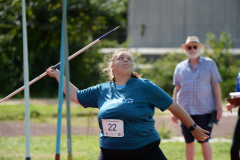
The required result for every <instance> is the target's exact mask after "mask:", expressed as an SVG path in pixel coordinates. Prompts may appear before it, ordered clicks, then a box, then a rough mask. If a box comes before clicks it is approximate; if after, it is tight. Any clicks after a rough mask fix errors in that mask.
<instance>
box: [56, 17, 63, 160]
mask: <svg viewBox="0 0 240 160" xmlns="http://www.w3.org/2000/svg"><path fill="white" fill-rule="evenodd" d="M63 32H64V31H63V18H62V32H61V50H60V62H61V64H62V65H61V67H60V81H59V85H58V115H57V136H56V154H55V160H60V147H61V126H62V103H63V82H64V75H63V73H64V65H65V64H64V63H65V62H64V61H65V59H64V50H65V49H64V36H63Z"/></svg>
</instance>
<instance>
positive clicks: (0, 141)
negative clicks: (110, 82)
mask: <svg viewBox="0 0 240 160" xmlns="http://www.w3.org/2000/svg"><path fill="white" fill-rule="evenodd" d="M24 110H25V108H24V105H2V104H1V105H0V121H12V120H14V121H24ZM57 110H58V107H57V105H53V106H50V105H31V106H30V115H31V122H37V123H47V124H56V123H57V117H56V115H57ZM97 113H98V109H91V108H90V109H84V108H82V107H76V106H74V107H71V121H72V125H73V126H87V125H89V124H88V119H91V120H93V121H94V122H95V121H96V123H91V124H90V125H91V126H92V127H97V125H98V123H97V119H96V118H97V117H96V115H97ZM65 115H66V108H65V107H64V108H63V121H62V122H63V124H62V125H66V124H65V123H66V120H64V119H65V118H66V117H65ZM156 115H159V116H161V115H170V113H169V112H168V111H167V112H163V113H162V112H160V111H159V110H156ZM161 136H162V134H161ZM162 137H163V136H162ZM30 140H31V142H30V143H31V159H34V160H40V159H41V160H50V159H51V160H52V159H54V155H55V149H56V146H55V144H56V136H32V137H31V139H30ZM184 145H185V144H184V143H183V142H163V143H161V145H160V148H161V149H162V150H163V152H164V154H165V155H166V157H167V158H168V159H169V160H184V159H185V152H184ZM195 145H196V157H195V160H202V159H203V157H202V153H201V146H200V145H199V144H197V143H196V144H195ZM211 146H212V152H213V160H228V159H230V154H229V152H230V146H231V143H230V142H216V143H211ZM72 151H73V159H74V160H97V157H98V155H99V151H100V149H99V145H98V136H87V135H85V136H84V135H81V136H80V135H78V136H72ZM19 159H25V137H24V136H18V137H0V160H19ZM66 159H67V138H66V135H62V138H61V160H66Z"/></svg>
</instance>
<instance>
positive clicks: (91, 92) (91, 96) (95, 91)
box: [77, 85, 101, 108]
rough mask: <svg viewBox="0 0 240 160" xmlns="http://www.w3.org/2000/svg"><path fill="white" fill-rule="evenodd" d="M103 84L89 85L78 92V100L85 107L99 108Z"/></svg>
mask: <svg viewBox="0 0 240 160" xmlns="http://www.w3.org/2000/svg"><path fill="white" fill-rule="evenodd" d="M100 87H101V85H96V86H93V87H89V88H87V89H84V90H79V91H78V92H77V98H78V102H79V103H80V104H81V105H82V106H83V107H84V108H87V107H92V108H98V97H99V94H100V91H99V90H100Z"/></svg>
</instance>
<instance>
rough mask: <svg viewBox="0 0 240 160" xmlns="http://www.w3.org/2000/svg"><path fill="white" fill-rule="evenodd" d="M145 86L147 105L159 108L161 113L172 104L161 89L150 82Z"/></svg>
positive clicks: (171, 100)
mask: <svg viewBox="0 0 240 160" xmlns="http://www.w3.org/2000/svg"><path fill="white" fill-rule="evenodd" d="M147 85H148V86H147V89H148V103H150V104H151V105H153V106H154V107H157V108H159V109H160V110H161V111H165V110H166V109H167V108H168V107H169V106H170V105H171V104H172V103H173V99H172V98H171V97H170V96H169V95H168V94H167V93H166V92H165V91H164V90H163V89H161V88H160V87H159V86H158V85H156V84H154V83H152V82H151V81H148V82H147Z"/></svg>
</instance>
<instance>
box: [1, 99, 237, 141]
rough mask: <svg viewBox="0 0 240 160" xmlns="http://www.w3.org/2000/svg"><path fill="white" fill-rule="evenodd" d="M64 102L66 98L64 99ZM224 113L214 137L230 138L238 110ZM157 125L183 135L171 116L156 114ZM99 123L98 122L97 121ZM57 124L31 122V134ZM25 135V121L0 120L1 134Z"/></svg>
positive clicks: (79, 131) (49, 131) (93, 131)
mask: <svg viewBox="0 0 240 160" xmlns="http://www.w3.org/2000/svg"><path fill="white" fill-rule="evenodd" d="M57 103H58V100H57V99H30V104H38V105H39V104H42V105H57ZM1 104H8V105H11V104H12V105H14V104H24V99H11V100H6V101H5V102H3V103H1ZM64 104H66V103H65V100H64ZM74 106H79V105H77V104H76V103H74V102H71V107H74ZM223 109H224V113H223V117H222V118H221V120H220V123H219V125H218V126H216V125H214V127H213V131H212V137H225V138H230V137H231V136H232V132H233V129H234V126H235V123H236V119H237V112H233V113H232V114H230V112H227V111H226V108H225V107H223ZM154 119H155V120H156V123H155V127H156V128H157V129H158V128H160V127H161V125H162V124H163V123H165V126H166V127H167V128H169V129H170V130H171V132H172V133H173V136H182V133H181V128H180V126H179V124H175V123H173V122H172V120H171V116H156V117H155V118H154ZM95 123H97V122H95ZM56 126H57V125H50V124H40V123H31V124H30V135H31V136H41V135H56V129H57V127H56ZM71 129H72V130H71V132H72V134H73V135H86V134H88V135H98V134H99V133H100V129H99V128H98V127H80V126H72V127H71ZM62 134H67V128H66V126H62ZM24 135H25V123H24V122H19V121H8V122H5V121H0V136H24Z"/></svg>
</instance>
